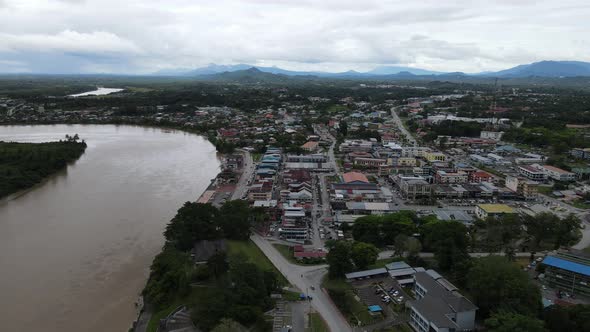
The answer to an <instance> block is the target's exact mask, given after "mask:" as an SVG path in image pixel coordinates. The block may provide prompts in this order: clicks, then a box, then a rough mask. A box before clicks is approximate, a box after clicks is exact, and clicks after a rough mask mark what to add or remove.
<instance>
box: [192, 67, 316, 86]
mask: <svg viewBox="0 0 590 332" xmlns="http://www.w3.org/2000/svg"><path fill="white" fill-rule="evenodd" d="M304 77H306V76H300V77H292V76H289V75H285V74H273V73H267V72H263V71H261V70H260V69H258V68H255V67H250V68H248V69H244V70H236V71H225V72H222V73H215V74H208V75H199V76H197V79H200V80H205V81H215V82H236V83H250V84H253V83H286V82H290V81H293V80H296V79H297V78H304ZM309 77H310V78H313V76H309Z"/></svg>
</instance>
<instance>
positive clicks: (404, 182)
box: [395, 176, 431, 199]
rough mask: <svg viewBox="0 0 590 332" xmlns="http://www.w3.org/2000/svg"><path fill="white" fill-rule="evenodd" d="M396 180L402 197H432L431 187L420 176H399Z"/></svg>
mask: <svg viewBox="0 0 590 332" xmlns="http://www.w3.org/2000/svg"><path fill="white" fill-rule="evenodd" d="M396 178H397V179H396V180H395V181H396V183H397V185H398V186H399V188H400V190H401V192H402V195H403V196H404V198H407V199H416V198H422V197H430V195H431V188H430V187H431V186H430V183H428V181H426V180H425V179H424V178H422V177H420V176H397V177H396Z"/></svg>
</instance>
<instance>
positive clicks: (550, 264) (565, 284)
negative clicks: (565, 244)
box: [541, 250, 590, 296]
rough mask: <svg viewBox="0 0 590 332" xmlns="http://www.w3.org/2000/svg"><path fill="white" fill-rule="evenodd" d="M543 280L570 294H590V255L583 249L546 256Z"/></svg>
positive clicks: (543, 262)
mask: <svg viewBox="0 0 590 332" xmlns="http://www.w3.org/2000/svg"><path fill="white" fill-rule="evenodd" d="M541 264H543V265H545V267H546V268H545V277H544V278H543V281H544V282H545V283H547V284H548V285H549V286H551V287H552V288H557V289H561V290H564V291H566V292H568V293H570V294H572V293H573V294H580V295H584V296H590V255H588V254H586V253H584V252H583V251H578V250H571V251H561V252H557V253H556V254H551V255H548V256H547V257H545V259H543V261H542V262H541Z"/></svg>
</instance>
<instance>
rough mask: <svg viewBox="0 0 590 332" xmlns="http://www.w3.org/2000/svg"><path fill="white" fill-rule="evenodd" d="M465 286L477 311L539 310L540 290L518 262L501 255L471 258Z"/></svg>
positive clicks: (527, 312)
mask: <svg viewBox="0 0 590 332" xmlns="http://www.w3.org/2000/svg"><path fill="white" fill-rule="evenodd" d="M467 288H468V289H469V291H470V293H471V295H472V296H473V299H474V300H475V304H476V305H477V306H478V307H479V313H480V314H481V315H482V316H483V317H487V316H488V315H489V314H490V312H491V311H492V310H497V311H499V310H505V311H510V312H518V313H521V314H525V315H531V316H535V315H537V314H538V313H539V312H540V310H541V293H540V291H539V288H538V287H537V286H536V285H534V284H533V283H532V281H531V280H530V278H529V276H528V275H527V274H526V273H525V272H524V271H522V270H521V269H520V268H519V267H518V265H516V264H514V263H511V262H510V261H508V260H507V259H506V258H505V257H502V256H488V257H483V258H479V259H477V260H475V262H474V264H473V266H472V267H471V269H470V271H469V273H468V275H467Z"/></svg>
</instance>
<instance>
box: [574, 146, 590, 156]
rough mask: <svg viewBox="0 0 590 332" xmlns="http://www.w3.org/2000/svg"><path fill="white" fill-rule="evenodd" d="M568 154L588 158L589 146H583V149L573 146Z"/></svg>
mask: <svg viewBox="0 0 590 332" xmlns="http://www.w3.org/2000/svg"><path fill="white" fill-rule="evenodd" d="M570 155H572V157H575V158H580V159H590V148H585V149H580V148H575V149H571V151H570Z"/></svg>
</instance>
